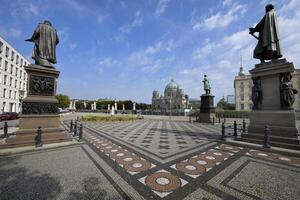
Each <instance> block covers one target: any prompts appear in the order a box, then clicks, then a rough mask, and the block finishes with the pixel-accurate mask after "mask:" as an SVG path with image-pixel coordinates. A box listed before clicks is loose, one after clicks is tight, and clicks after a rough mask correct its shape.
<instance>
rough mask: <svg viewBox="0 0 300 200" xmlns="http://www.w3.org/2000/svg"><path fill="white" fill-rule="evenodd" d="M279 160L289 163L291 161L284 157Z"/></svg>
mask: <svg viewBox="0 0 300 200" xmlns="http://www.w3.org/2000/svg"><path fill="white" fill-rule="evenodd" d="M278 159H279V160H282V161H288V162H289V161H291V159H289V158H286V157H279V158H278Z"/></svg>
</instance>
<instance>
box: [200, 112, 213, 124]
mask: <svg viewBox="0 0 300 200" xmlns="http://www.w3.org/2000/svg"><path fill="white" fill-rule="evenodd" d="M214 120H216V114H215V113H200V114H199V122H200V123H214Z"/></svg>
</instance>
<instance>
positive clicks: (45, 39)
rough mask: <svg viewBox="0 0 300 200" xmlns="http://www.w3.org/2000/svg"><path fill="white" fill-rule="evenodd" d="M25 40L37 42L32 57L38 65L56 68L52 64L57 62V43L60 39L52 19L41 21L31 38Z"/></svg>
mask: <svg viewBox="0 0 300 200" xmlns="http://www.w3.org/2000/svg"><path fill="white" fill-rule="evenodd" d="M25 41H28V42H34V44H35V45H34V49H33V53H32V58H33V59H34V60H35V64H36V65H41V66H45V67H49V68H54V67H53V66H52V64H56V45H57V44H58V43H59V39H58V36H57V32H56V30H55V29H54V28H53V27H52V24H51V22H50V21H47V20H45V21H44V22H43V23H39V24H38V26H37V27H36V29H35V30H34V32H33V34H32V36H31V38H30V39H27V40H25ZM51 63H52V64H51Z"/></svg>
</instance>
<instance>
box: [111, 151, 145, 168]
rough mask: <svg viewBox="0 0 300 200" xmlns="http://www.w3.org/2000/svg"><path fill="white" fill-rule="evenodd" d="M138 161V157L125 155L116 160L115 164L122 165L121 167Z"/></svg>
mask: <svg viewBox="0 0 300 200" xmlns="http://www.w3.org/2000/svg"><path fill="white" fill-rule="evenodd" d="M139 160H141V158H140V157H139V156H136V155H132V154H131V153H127V154H126V155H125V156H122V157H117V158H116V162H117V163H118V164H123V165H124V164H126V163H129V162H133V161H139Z"/></svg>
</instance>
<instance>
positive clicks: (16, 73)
mask: <svg viewBox="0 0 300 200" xmlns="http://www.w3.org/2000/svg"><path fill="white" fill-rule="evenodd" d="M15 76H16V77H18V68H16V72H15Z"/></svg>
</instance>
